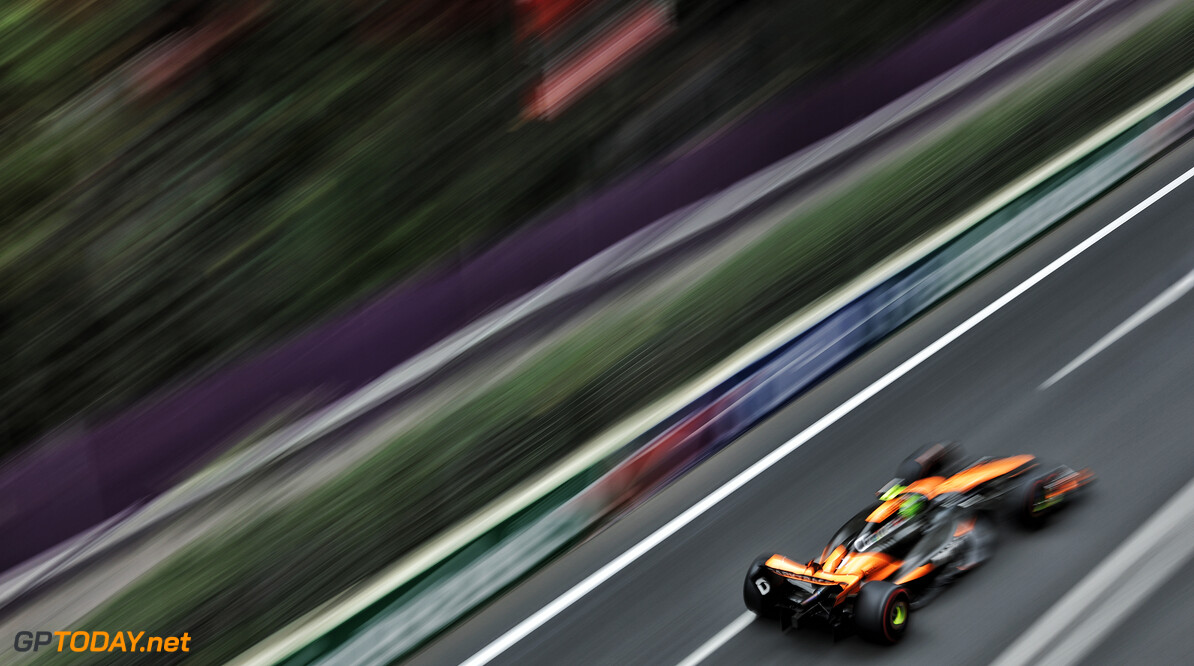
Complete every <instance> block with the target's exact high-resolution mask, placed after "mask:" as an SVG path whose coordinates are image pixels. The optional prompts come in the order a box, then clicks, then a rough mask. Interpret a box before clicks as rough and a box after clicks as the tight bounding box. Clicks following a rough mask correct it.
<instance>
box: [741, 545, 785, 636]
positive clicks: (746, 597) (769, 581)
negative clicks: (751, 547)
mask: <svg viewBox="0 0 1194 666" xmlns="http://www.w3.org/2000/svg"><path fill="white" fill-rule="evenodd" d="M770 558H771V555H760V556H758V557H756V558H755V561H754V562H753V563H751V565H750V569H747V571H746V580H745V581H743V583H742V600H743V601H745V602H746V608H747V610H749V611H750V612H752V613H754V614H755V615H758V616H759V617H765V618H767V619H769V620H778V619H779V617H780V609H779V608H777V607H776V606H775V604H774V602H773V600H774V599H776V598H777V597H778V596H779V591H778V590H777V589H776V588H777V587H778V584H777V583H778V581H776V580H775V576H772V575H769V574H767V573H766V571H767V568H766V567H765V566H764V564H765V563H766V562H767V560H768V559H770ZM760 580H762V581H765V583H763V584H762V585H760V584H759V581H760Z"/></svg>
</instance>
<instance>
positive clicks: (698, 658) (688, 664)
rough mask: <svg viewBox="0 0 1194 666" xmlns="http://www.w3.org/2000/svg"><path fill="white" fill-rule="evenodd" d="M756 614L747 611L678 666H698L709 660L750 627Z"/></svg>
mask: <svg viewBox="0 0 1194 666" xmlns="http://www.w3.org/2000/svg"><path fill="white" fill-rule="evenodd" d="M754 620H755V614H754V613H752V612H750V611H746V612H745V613H743V614H741V615H739V616H738V619H736V620H734V621H733V622H731V623H729V624H728V625H726V628H725V629H722V630H721V631H719V632H717V633H716V634H715V635H714V636H713V638H710V639H709V640H707V641H705V644H704V645H702V646H701V647H699V648H697V650H696V652H693V653H692V654H690V655H688V656H687V657H686V658H685V659H684V661H682V662H680V663H679V664H678V666H697V664H699V663H701V662H702V661H705V660H706V659H708V658H709V655H711V654H713V653H714V652H717V650H718V648H720V647H721V646H723V645H725V644H726V643H728V642H729V641H730V639H731V638H733V637H735V636H737V635H738V633H739V632H741V631H742V630H743V629H745V628H747V627H748V626H750V623H751V622H754Z"/></svg>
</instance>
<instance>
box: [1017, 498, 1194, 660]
mask: <svg viewBox="0 0 1194 666" xmlns="http://www.w3.org/2000/svg"><path fill="white" fill-rule="evenodd" d="M1191 520H1194V480H1191V481H1190V482H1189V483H1187V484H1186V485H1185V487H1184V488H1182V489H1181V490H1180V491H1179V492H1178V493H1177V494H1176V495H1174V496H1173V497H1172V498H1171V499H1170V500H1169V501H1168V502H1167V503H1166V504H1165V506H1163V507H1162V508H1161V510H1160V511H1158V512H1157V513H1156V514H1155V515H1154V516H1153V517H1152V518H1150V519H1149V521H1148V522H1147V523H1145V524H1144V525H1143V526H1142V527H1141V528H1140V529H1139V530H1137V531H1136V532H1135V533H1134V534H1133V535H1132V536H1131V537H1130V538H1129V539H1128V540H1127V541H1126V542H1124V543H1123V545H1121V546H1120V547H1119V548H1117V549H1116V550H1115V552H1113V553H1112V554H1111V555H1110V556H1109V557H1108V558H1107V559H1105V560H1103V562H1102V563H1100V564H1099V566H1098V567H1096V568H1095V569H1094V571H1091V572H1090V573H1089V574H1087V576H1086V578H1084V579H1082V581H1081V582H1079V583H1078V584H1077V585H1076V586H1074V588H1073V589H1072V590H1070V591H1069V593H1067V594H1066V595H1065V596H1064V597H1062V598H1061V600H1060V601H1058V602H1057V604H1056V605H1054V606H1053V607H1052V608H1050V609H1049V611H1048V612H1047V613H1045V614H1044V615H1043V616H1041V619H1040V620H1038V621H1037V623H1036V625H1035V626H1034V627H1033V628H1032V629H1030V630H1029V631H1027V632H1026V633H1025V634H1024V635H1023V636H1021V637H1020V639H1019V640H1018V641H1016V642H1015V643H1014V644H1013V645H1012V646H1011V647H1009V648H1008V649H1007V650H1006V651H1005V652H1004V653H1003V654H1001V655H1000V656H999V659H997V660H996V661H995V666H1019V665H1020V664H1050V665H1057V666H1068V665H1069V664H1074V663H1077V662H1078V661H1080V660H1081V659H1082V658H1083V657H1085V656H1086V655H1087V654H1088V653H1089V652H1090V651H1091V650H1092V649H1094V648H1095V647H1097V646H1098V645H1099V643H1101V642H1102V641H1103V640H1104V639H1105V638H1107V636H1108V633H1107V632H1108V630H1109V629H1111V628H1112V627H1113V626H1115V625H1116V624H1118V623H1119V622H1120V621H1121V620H1122V619H1123V618H1124V617H1125V616H1127V615H1128V614H1129V613H1131V612H1132V611H1133V610H1135V609H1136V607H1137V606H1139V605H1140V604H1141V603H1142V602H1143V601H1144V600H1145V599H1146V598H1147V597H1148V596H1149V595H1150V594H1152V592H1153V591H1154V590H1156V589H1157V587H1159V586H1160V585H1161V584H1162V583H1164V582H1165V581H1166V580H1168V579H1169V578H1170V577H1171V576H1172V575H1173V574H1175V573H1176V572H1177V571H1178V569H1179V568H1181V566H1182V564H1184V563H1185V562H1186V561H1187V560H1189V559H1190V555H1191V554H1194V530H1191V529H1189V525H1190V521H1191ZM1125 571H1135V572H1143V575H1136V576H1133V582H1132V584H1131V585H1124V579H1123V575H1124V572H1125ZM1112 587H1118V588H1119V589H1118V590H1117V591H1116V593H1115V599H1114V600H1113V601H1112V602H1111V603H1101V602H1102V601H1103V598H1104V595H1106V593H1107V591H1108V590H1109V589H1111V588H1112ZM1059 639H1060V642H1058V641H1059Z"/></svg>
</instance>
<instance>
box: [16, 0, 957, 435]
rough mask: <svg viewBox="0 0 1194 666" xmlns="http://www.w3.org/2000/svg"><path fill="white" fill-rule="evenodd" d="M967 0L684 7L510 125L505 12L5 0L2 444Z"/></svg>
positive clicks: (307, 313) (203, 0) (640, 156)
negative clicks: (548, 104) (564, 104)
mask: <svg viewBox="0 0 1194 666" xmlns="http://www.w3.org/2000/svg"><path fill="white" fill-rule="evenodd" d="M961 1H962V0H932V1H931V2H923V1H920V0H892V1H891V2H887V3H880V4H879V5H875V3H872V2H867V1H866V0H842V1H840V2H836V3H832V4H831V5H830V4H826V3H822V2H818V1H814V0H800V1H798V2H796V1H791V2H789V1H784V0H755V1H753V2H737V3H727V2H724V1H720V0H719V1H712V0H709V1H701V0H686V1H685V2H681V3H680V8H679V9H680V12H679V15H680V17H681V24H680V26H679V27H680V30H679V32H678V33H677V34H676V35H674V36H673V37H672V38H670V39H668V40H667V41H666V42H665V43H664V44H662V45H661V46H659V47H657V48H656V49H655V50H654V51H652V55H651V57H649V58H646V59H643V60H642V61H640V62H638V63H636V64H635V65H634V66H632V67H631V68H630V69H629V70H627V71H626V72H623V73H622V74H620V75H619V76H618V77H616V78H615V79H613V80H611V81H608V82H607V83H605V84H604V85H603V86H601V87H600V88H598V89H597V90H596V91H594V92H593V93H591V94H590V95H589V96H588V97H586V98H585V99H584V100H582V101H581V103H580V104H579V105H578V106H577V107H575V108H573V109H570V110H569V111H568V112H567V113H566V114H564V115H563V116H562V117H561V118H559V119H558V120H557V121H555V122H552V123H530V124H524V125H519V126H517V127H515V126H514V121H515V119H516V118H517V115H518V110H519V104H520V92H521V91H522V89H523V88H524V86H525V84H526V82H527V80H528V79H529V77H531V76H532V75H533V70H532V67H531V65H532V64H533V58H532V57H530V56H529V54H528V53H527V51H526V48H525V47H520V46H519V44H518V43H516V42H515V40H514V30H513V26H512V24H511V21H512V20H513V19H512V13H511V12H510V11H509V8H508V7H507V6H506V5H504V4H502V3H496V2H488V1H483V0H457V1H455V2H451V3H418V2H408V1H405V0H388V1H387V0H354V1H353V2H340V1H336V0H285V2H283V1H282V0H238V1H232V0H9V2H7V3H6V4H5V7H4V8H3V9H0V146H3V148H2V149H0V285H2V289H0V294H2V296H0V352H2V353H3V355H4V358H5V362H4V364H3V366H2V369H0V398H2V399H3V404H4V406H5V409H4V411H3V421H2V422H0V453H3V452H4V451H5V450H7V449H12V448H16V447H18V446H20V445H22V444H24V443H27V442H29V441H31V440H32V439H35V438H37V437H39V436H41V435H43V434H45V433H46V432H48V431H50V430H51V429H53V428H54V427H57V426H59V425H61V424H64V423H70V422H72V421H77V420H78V419H80V418H83V417H88V418H97V417H100V416H102V415H103V414H104V413H106V412H110V411H112V410H115V409H119V408H121V407H124V406H127V405H128V404H130V403H131V402H133V401H135V400H137V399H139V398H141V397H143V396H145V395H147V394H148V393H150V392H151V391H153V390H155V389H159V388H160V387H162V386H163V385H167V384H169V383H171V382H175V381H177V380H179V379H180V378H181V377H184V376H186V375H187V374H190V373H194V372H196V371H199V370H202V369H203V368H206V367H211V366H212V365H214V364H219V363H222V362H226V361H227V360H229V359H231V358H234V357H236V356H238V355H242V354H245V353H249V352H251V351H253V350H255V349H259V348H261V347H262V346H263V345H268V344H272V343H274V342H276V341H278V340H279V339H282V338H283V337H285V336H288V335H292V334H294V332H295V331H296V330H299V329H301V328H303V327H305V326H309V325H310V324H312V323H313V322H315V321H317V320H319V319H321V318H323V317H326V316H328V314H329V313H331V312H333V311H335V310H337V309H339V308H343V307H346V305H347V304H350V303H352V302H353V301H354V300H356V299H360V298H362V297H363V296H365V295H368V294H370V293H373V292H375V291H376V290H378V289H379V288H381V287H383V286H384V285H386V284H388V283H391V282H393V281H394V280H397V279H401V278H402V277H404V276H407V275H410V274H411V273H412V272H414V271H417V270H419V269H421V268H424V267H426V266H428V265H430V264H433V263H436V262H441V261H444V260H446V259H454V258H456V257H459V256H461V255H467V254H469V253H471V252H473V251H475V250H476V249H477V248H479V247H482V246H483V245H485V244H487V243H489V242H491V241H492V240H493V239H494V238H496V237H499V236H501V235H503V234H507V233H509V232H510V231H511V230H512V229H514V228H516V227H517V226H518V225H520V224H522V223H524V222H526V221H527V220H528V219H529V218H531V217H533V216H534V215H535V214H537V213H539V212H542V211H544V210H546V209H548V208H550V207H552V206H555V205H560V204H561V203H562V202H564V201H566V200H567V199H568V198H569V197H573V196H576V195H578V194H581V193H583V192H584V191H586V190H587V189H589V188H592V187H596V186H599V185H600V184H602V183H604V182H608V181H609V180H610V179H611V178H614V177H616V176H617V175H618V174H620V173H624V172H625V170H626V169H628V168H632V167H634V166H636V165H640V164H643V163H644V162H645V161H646V160H649V159H651V158H653V157H656V156H658V155H660V154H661V153H662V152H663V151H665V150H669V149H672V148H673V147H674V146H676V145H677V142H679V141H683V140H685V139H686V138H688V137H691V136H692V135H693V133H694V132H697V131H699V130H701V129H702V128H704V127H707V126H709V125H710V123H714V124H716V123H719V122H724V120H725V119H727V118H730V117H733V116H734V115H737V114H739V113H740V112H741V111H742V110H743V109H745V108H748V107H749V106H750V105H752V104H755V103H757V102H758V101H759V100H760V99H762V97H764V96H766V95H767V94H770V93H771V92H774V91H775V90H778V89H779V88H781V87H783V86H784V85H786V84H788V83H790V82H792V81H794V80H797V79H798V78H800V77H804V76H807V75H809V74H810V73H815V72H818V71H824V70H825V69H826V68H829V67H832V66H834V65H836V64H838V63H841V62H843V61H844V60H848V59H851V58H857V57H859V56H860V55H861V54H864V53H867V52H871V51H874V50H876V49H878V48H881V47H882V46H884V45H887V44H890V43H891V42H893V41H895V40H896V39H898V38H900V37H902V36H904V35H906V34H907V33H908V32H909V31H910V30H912V29H914V28H915V27H916V26H919V25H921V24H922V23H923V22H925V21H926V20H928V19H929V18H931V17H932V16H935V15H936V14H938V13H940V12H941V11H943V10H944V9H946V8H948V7H950V6H953V5H958V4H961ZM435 7H442V8H445V11H444V12H442V13H437V12H436V11H434V8H435ZM449 10H450V11H449ZM669 102H670V103H669Z"/></svg>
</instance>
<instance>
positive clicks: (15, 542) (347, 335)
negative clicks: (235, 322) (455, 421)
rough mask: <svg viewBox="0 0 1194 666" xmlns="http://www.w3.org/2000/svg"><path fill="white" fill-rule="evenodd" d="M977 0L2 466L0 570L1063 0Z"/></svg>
mask: <svg viewBox="0 0 1194 666" xmlns="http://www.w3.org/2000/svg"><path fill="white" fill-rule="evenodd" d="M1066 4H1068V2H1067V0H983V1H982V2H980V3H978V4H976V5H975V6H973V7H972V8H971V9H970V10H968V11H966V12H965V13H963V14H961V15H956V16H955V17H954V18H952V19H951V20H949V21H947V22H945V23H943V24H941V25H939V26H937V27H935V28H933V29H931V30H930V31H927V32H926V33H924V34H922V35H921V36H920V37H919V38H917V39H916V40H915V41H913V42H911V43H909V44H907V45H906V46H904V47H903V48H901V49H899V50H897V51H895V52H893V53H891V54H888V55H887V56H884V57H882V58H880V59H879V60H876V61H874V62H871V63H867V64H865V65H863V66H860V67H857V68H855V69H853V70H850V71H847V72H844V73H842V74H840V75H838V76H836V77H834V78H832V79H828V80H825V81H822V82H820V83H818V84H815V85H812V86H809V87H807V88H805V89H802V90H798V91H795V92H792V93H789V94H786V95H784V96H781V97H780V98H779V99H777V100H775V101H773V102H772V103H771V104H769V105H767V106H765V107H764V108H762V109H760V110H759V111H758V112H756V113H754V114H752V115H751V116H750V117H748V118H746V119H745V120H744V121H742V122H741V123H739V124H738V125H736V126H735V127H733V128H732V129H730V130H728V131H726V132H723V133H721V134H720V135H719V136H718V137H717V138H716V139H715V140H713V141H710V142H708V143H706V144H704V145H703V146H701V147H700V148H698V149H696V150H694V151H693V152H691V153H689V154H687V155H685V156H683V157H681V158H678V159H676V160H674V161H672V162H670V163H666V164H656V165H652V166H650V167H648V168H645V169H642V170H640V171H639V172H637V173H635V174H632V175H631V176H629V177H628V178H626V179H625V180H624V181H622V182H620V183H619V184H617V185H615V186H613V187H611V188H609V189H608V190H606V191H604V192H601V193H600V194H597V195H595V196H593V197H591V198H589V199H587V200H585V201H583V202H581V203H580V204H579V205H577V206H576V207H574V208H572V209H571V210H568V211H567V212H565V213H563V214H560V215H558V216H556V217H555V218H553V219H549V220H542V221H540V222H539V223H537V224H534V225H532V226H530V227H529V228H527V229H526V230H524V231H522V232H520V233H518V234H515V235H514V236H513V237H511V238H509V239H507V240H506V241H504V242H502V243H501V244H499V245H498V246H496V247H494V248H492V249H490V250H488V251H486V252H484V253H483V254H481V255H480V256H477V257H476V258H474V259H472V260H470V261H469V262H467V263H464V264H463V265H460V266H455V267H451V268H448V269H444V270H440V271H438V272H435V273H432V274H429V275H424V276H422V277H420V278H418V279H415V280H411V281H409V282H407V283H404V284H401V285H399V286H398V287H397V288H395V289H394V290H393V291H391V292H389V293H387V294H385V295H383V296H381V297H380V298H378V299H376V300H374V301H373V302H371V303H368V304H367V305H365V306H363V307H362V308H360V309H359V310H357V311H355V312H353V313H351V314H349V315H347V316H344V317H342V318H340V319H339V320H337V321H333V322H331V323H329V324H327V325H324V326H323V327H321V328H319V329H317V330H316V331H314V332H312V333H310V334H308V335H306V336H303V337H301V338H299V339H297V340H294V341H293V342H290V343H288V344H286V345H283V346H281V347H279V348H278V349H275V350H273V351H271V352H269V353H267V354H264V355H262V356H260V357H257V358H254V359H251V360H248V361H246V362H244V363H241V364H239V365H236V366H234V367H231V368H228V369H226V370H224V371H222V372H219V373H216V374H214V375H212V376H210V377H209V378H207V379H205V380H203V381H201V382H199V383H198V384H196V385H193V386H191V387H189V388H185V389H183V390H180V391H177V392H176V393H174V394H173V395H170V396H169V397H165V398H160V399H158V400H156V401H147V402H146V403H144V404H142V405H140V406H138V407H137V408H135V409H133V410H130V411H128V412H126V413H124V414H122V415H120V416H118V417H116V418H114V419H113V420H111V421H109V422H107V423H105V424H103V425H101V426H98V427H96V428H94V429H92V430H91V431H89V432H87V433H85V434H82V435H80V436H77V437H75V438H69V439H66V440H64V441H59V442H55V443H54V444H52V445H50V446H44V447H40V448H39V449H38V450H35V451H33V452H31V453H28V454H25V455H23V456H21V457H19V458H17V459H15V460H12V461H10V462H9V464H8V465H7V466H5V467H4V468H3V470H2V472H0V474H2V476H0V534H3V535H5V538H4V540H3V542H2V543H0V570H3V569H7V568H9V567H11V566H13V565H16V564H18V563H20V562H22V561H23V560H25V559H27V558H29V557H32V556H34V555H36V554H38V553H40V552H41V551H43V550H44V549H46V548H49V547H51V546H54V545H55V544H57V543H59V542H61V541H63V540H65V539H67V538H69V537H71V536H73V535H75V534H77V533H79V532H80V531H82V530H84V529H87V528H88V527H91V526H93V525H96V524H97V523H99V522H100V521H102V520H104V519H106V518H109V517H111V516H113V515H115V514H117V513H119V512H120V511H121V510H123V509H125V508H127V507H128V506H130V505H131V504H134V503H136V502H138V501H142V500H144V499H146V498H149V497H152V496H154V495H156V494H158V493H160V492H162V491H163V490H165V489H167V488H168V487H170V486H171V485H172V484H173V483H174V482H175V481H176V480H178V479H179V477H180V476H181V475H182V474H183V473H184V472H185V471H186V470H188V469H190V468H193V466H194V465H195V464H196V463H197V462H200V461H201V460H203V459H207V458H210V457H211V456H212V455H213V454H216V453H219V452H220V451H222V450H223V449H224V448H225V447H226V446H227V445H228V444H230V443H231V442H230V441H229V440H230V438H232V437H233V436H234V435H235V434H236V433H238V432H242V431H243V430H244V428H246V427H247V426H249V425H251V424H252V423H253V422H254V421H255V420H257V419H259V418H261V417H262V416H263V415H264V414H267V413H268V412H269V411H270V410H271V409H275V408H277V406H278V405H281V404H284V403H285V402H286V401H287V400H288V399H297V398H300V397H302V396H306V395H310V394H312V393H315V392H318V393H319V394H320V395H323V396H326V397H328V398H336V397H342V396H344V395H347V394H348V393H350V392H351V391H353V390H355V389H358V388H360V387H362V386H364V385H365V384H367V383H369V382H370V381H372V380H374V379H376V378H377V377H379V376H381V375H382V374H384V373H385V372H386V371H387V370H389V369H390V368H392V367H394V366H395V365H397V364H398V363H400V362H402V361H404V360H406V359H408V358H410V357H412V356H413V355H415V354H417V353H418V352H420V351H422V350H423V349H426V348H427V347H428V346H430V345H431V344H434V343H435V342H437V341H438V340H440V339H442V338H444V337H445V336H447V335H449V334H451V333H452V332H454V331H456V330H458V329H459V328H461V327H462V326H464V325H466V324H468V323H469V322H470V321H473V320H474V319H476V318H477V317H478V316H480V315H482V314H484V313H485V312H487V311H489V310H491V309H493V308H494V307H496V306H498V305H501V304H503V303H506V302H508V301H509V300H511V299H513V298H515V297H517V296H520V295H522V294H524V293H526V292H528V291H529V290H531V289H533V288H535V287H537V286H539V285H540V284H542V283H544V282H546V281H548V280H551V279H552V278H554V277H557V276H559V275H562V274H563V273H565V272H566V271H567V270H569V269H570V268H572V267H573V266H575V265H577V264H578V263H580V262H582V261H584V260H585V259H588V258H589V257H592V256H593V255H595V254H597V253H598V252H600V251H601V250H603V249H605V248H607V247H609V246H610V245H612V244H614V243H616V242H617V241H619V240H621V239H623V238H625V237H626V236H628V235H629V234H631V233H633V232H634V231H637V230H638V229H641V228H642V227H644V226H646V225H647V224H650V223H651V222H653V221H655V220H657V219H659V218H661V217H663V216H664V215H666V214H668V213H670V212H672V211H674V210H676V209H678V208H681V207H683V206H685V205H688V204H690V203H693V202H695V201H697V200H699V199H701V198H703V197H705V196H706V195H709V194H711V193H713V192H716V191H718V190H720V189H724V188H725V187H727V186H729V185H731V184H733V183H734V182H736V181H738V180H740V179H742V178H744V177H746V176H748V175H750V174H752V173H754V172H756V171H758V170H760V169H762V168H763V167H765V166H767V165H769V164H772V163H773V162H775V161H777V160H779V159H782V158H784V157H786V156H788V155H790V154H792V153H794V152H796V151H798V150H800V149H801V148H804V147H806V146H808V145H810V144H812V143H814V142H816V141H817V140H819V139H822V138H824V137H826V136H828V135H830V134H832V133H834V132H836V131H838V130H840V129H842V128H844V127H846V126H848V125H850V124H852V123H854V122H855V121H857V120H859V119H861V118H863V117H865V116H866V115H868V114H869V113H871V112H873V111H875V110H877V109H879V108H881V107H882V106H884V105H886V104H887V103H889V102H891V101H893V100H895V99H897V98H898V97H900V96H901V95H903V94H904V93H907V92H909V91H910V90H912V89H914V88H916V87H917V86H919V85H921V84H923V83H926V82H928V81H929V80H931V79H933V78H934V77H936V76H938V75H940V74H942V73H944V72H946V71H947V70H949V69H951V68H952V67H954V66H956V65H958V64H960V63H961V62H963V61H965V60H967V59H969V58H971V57H973V56H975V55H977V54H979V53H981V52H982V51H984V50H986V49H988V48H990V47H991V46H993V45H995V44H996V43H998V42H1000V41H1002V40H1003V39H1005V38H1007V37H1009V36H1011V35H1012V34H1014V33H1015V32H1017V31H1019V30H1021V29H1023V28H1025V27H1027V26H1029V25H1031V24H1032V23H1034V22H1036V21H1038V20H1039V19H1041V18H1043V17H1045V16H1046V15H1048V14H1050V13H1052V12H1054V11H1056V10H1058V9H1060V8H1061V7H1064V6H1065V5H1066Z"/></svg>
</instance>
